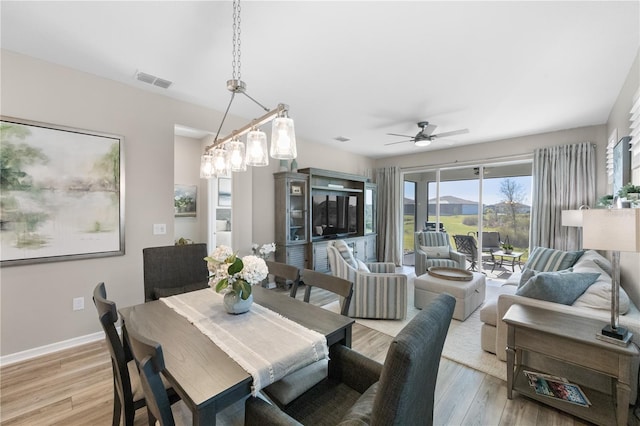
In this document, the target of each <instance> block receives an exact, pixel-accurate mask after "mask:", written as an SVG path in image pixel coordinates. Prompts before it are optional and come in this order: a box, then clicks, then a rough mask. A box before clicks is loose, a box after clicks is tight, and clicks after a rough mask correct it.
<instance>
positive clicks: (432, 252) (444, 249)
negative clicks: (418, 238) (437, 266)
mask: <svg viewBox="0 0 640 426" xmlns="http://www.w3.org/2000/svg"><path fill="white" fill-rule="evenodd" d="M420 250H422V251H423V252H425V253H426V254H427V257H428V258H434V259H451V255H450V254H449V246H420Z"/></svg>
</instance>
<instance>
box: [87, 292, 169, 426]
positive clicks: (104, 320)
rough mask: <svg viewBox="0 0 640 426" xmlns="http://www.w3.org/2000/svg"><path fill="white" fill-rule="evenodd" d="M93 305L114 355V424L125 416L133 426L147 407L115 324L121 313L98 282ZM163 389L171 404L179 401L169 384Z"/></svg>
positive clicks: (131, 358) (110, 352) (136, 370)
mask: <svg viewBox="0 0 640 426" xmlns="http://www.w3.org/2000/svg"><path fill="white" fill-rule="evenodd" d="M93 303H94V304H95V306H96V309H97V311H98V318H99V319H100V324H101V325H102V329H103V330H104V334H105V340H106V342H107V347H108V348H109V355H110V356H111V369H112V371H113V425H114V426H119V425H120V419H121V418H122V417H123V414H124V424H125V426H131V425H133V420H134V418H135V412H136V410H138V409H139V408H142V407H144V406H145V405H146V401H145V398H144V392H143V391H142V387H141V385H140V378H139V375H138V369H137V368H136V366H135V363H134V361H133V357H132V356H131V353H130V351H129V350H128V346H127V345H126V344H123V342H122V341H121V340H120V336H119V335H118V331H117V330H116V326H115V323H116V322H117V321H118V311H117V309H116V304H115V303H114V302H112V301H111V300H107V290H106V288H105V285H104V283H99V284H98V285H97V286H96V287H95V288H94V290H93ZM163 386H164V388H168V392H169V398H170V401H171V402H172V403H173V402H176V401H178V400H180V397H179V396H178V395H177V394H176V392H175V391H174V390H173V389H172V388H171V387H170V385H169V384H167V383H164V384H163ZM164 388H163V389H164ZM165 392H166V391H165Z"/></svg>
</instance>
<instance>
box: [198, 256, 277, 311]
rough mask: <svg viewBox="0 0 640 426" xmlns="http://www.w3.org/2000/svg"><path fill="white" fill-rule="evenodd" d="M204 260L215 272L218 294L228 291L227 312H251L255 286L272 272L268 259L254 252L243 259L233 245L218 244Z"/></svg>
mask: <svg viewBox="0 0 640 426" xmlns="http://www.w3.org/2000/svg"><path fill="white" fill-rule="evenodd" d="M204 260H205V261H206V262H207V267H208V268H209V271H210V272H211V276H210V277H209V278H210V281H209V283H210V285H211V286H212V287H214V288H215V290H216V292H217V293H220V292H222V291H223V290H225V294H224V307H225V309H226V310H227V312H229V313H231V314H241V313H244V312H247V311H248V310H249V308H250V307H251V304H252V303H253V297H252V296H251V286H254V285H256V284H259V283H261V282H262V280H264V279H265V278H266V277H267V274H268V273H269V270H268V268H267V264H266V263H265V261H264V259H262V258H260V257H257V256H253V255H249V256H244V257H243V258H242V259H241V258H240V257H238V256H237V255H236V254H235V253H234V252H233V250H232V249H231V248H229V247H226V246H218V247H216V249H215V250H214V252H213V253H211V254H210V255H209V256H207V257H205V258H204Z"/></svg>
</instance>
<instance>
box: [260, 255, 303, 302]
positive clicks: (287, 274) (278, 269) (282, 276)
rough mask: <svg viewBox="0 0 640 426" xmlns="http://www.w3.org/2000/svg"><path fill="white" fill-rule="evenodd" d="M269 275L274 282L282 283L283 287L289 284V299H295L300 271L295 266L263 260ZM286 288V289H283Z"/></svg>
mask: <svg viewBox="0 0 640 426" xmlns="http://www.w3.org/2000/svg"><path fill="white" fill-rule="evenodd" d="M265 263H266V264H267V269H269V273H270V274H271V275H273V276H274V277H275V279H276V282H282V283H283V284H284V285H285V286H287V285H288V283H289V282H291V293H290V295H291V297H296V292H297V291H298V284H299V282H300V270H299V269H298V267H297V266H293V265H288V264H286V263H280V262H273V261H271V260H265ZM285 288H286V287H285Z"/></svg>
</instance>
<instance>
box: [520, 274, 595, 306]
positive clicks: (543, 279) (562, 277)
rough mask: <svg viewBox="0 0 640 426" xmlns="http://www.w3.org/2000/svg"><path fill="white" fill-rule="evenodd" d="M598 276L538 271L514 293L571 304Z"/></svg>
mask: <svg viewBox="0 0 640 426" xmlns="http://www.w3.org/2000/svg"><path fill="white" fill-rule="evenodd" d="M599 276H600V274H598V273H577V272H572V273H566V272H564V273H561V272H540V273H538V274H536V275H534V276H533V277H532V278H531V279H529V281H527V282H526V283H525V284H524V285H523V286H522V287H520V288H519V289H518V291H516V294H517V295H519V296H524V297H529V298H532V299H538V300H546V301H547V302H554V303H561V304H563V305H572V304H573V302H575V301H576V299H577V298H578V297H580V295H582V293H584V292H585V290H586V289H587V288H588V287H589V286H590V285H591V284H593V283H594V282H595V281H596V280H597V279H598V277H599Z"/></svg>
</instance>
